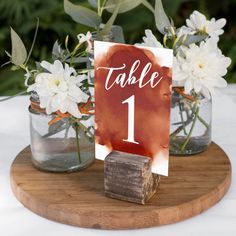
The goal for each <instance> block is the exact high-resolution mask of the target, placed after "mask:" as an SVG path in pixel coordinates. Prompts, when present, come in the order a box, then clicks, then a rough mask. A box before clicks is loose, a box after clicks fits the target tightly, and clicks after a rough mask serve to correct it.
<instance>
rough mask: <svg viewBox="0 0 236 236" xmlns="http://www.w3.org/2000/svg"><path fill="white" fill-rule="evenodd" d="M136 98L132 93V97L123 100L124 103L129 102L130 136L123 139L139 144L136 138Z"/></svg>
mask: <svg viewBox="0 0 236 236" xmlns="http://www.w3.org/2000/svg"><path fill="white" fill-rule="evenodd" d="M134 98H135V96H134V95H132V96H131V97H129V98H128V99H126V100H125V101H123V102H122V104H124V103H128V138H127V139H123V141H124V142H129V143H135V144H139V143H138V142H136V141H135V140H134V111H135V107H134V100H135V99H134Z"/></svg>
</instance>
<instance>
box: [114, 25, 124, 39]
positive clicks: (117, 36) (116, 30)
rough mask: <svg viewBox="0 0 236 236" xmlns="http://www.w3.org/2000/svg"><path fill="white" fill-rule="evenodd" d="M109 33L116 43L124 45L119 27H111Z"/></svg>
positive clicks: (122, 33)
mask: <svg viewBox="0 0 236 236" xmlns="http://www.w3.org/2000/svg"><path fill="white" fill-rule="evenodd" d="M111 32H112V36H113V37H114V41H115V42H116V43H125V37H124V32H123V29H122V27H121V26H119V25H113V26H112V27H111Z"/></svg>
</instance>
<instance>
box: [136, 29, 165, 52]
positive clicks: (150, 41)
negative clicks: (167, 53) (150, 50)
mask: <svg viewBox="0 0 236 236" xmlns="http://www.w3.org/2000/svg"><path fill="white" fill-rule="evenodd" d="M145 35H146V36H144V37H143V43H141V44H135V45H136V46H147V47H157V48H163V45H162V44H161V43H160V42H159V41H158V40H157V38H156V37H155V35H154V34H153V33H152V31H151V30H149V29H146V30H145Z"/></svg>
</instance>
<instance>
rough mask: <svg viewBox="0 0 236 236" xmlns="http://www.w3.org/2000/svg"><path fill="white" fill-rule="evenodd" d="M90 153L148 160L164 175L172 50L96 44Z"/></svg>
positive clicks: (101, 157) (166, 166) (98, 156)
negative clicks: (93, 141)
mask: <svg viewBox="0 0 236 236" xmlns="http://www.w3.org/2000/svg"><path fill="white" fill-rule="evenodd" d="M94 48H95V52H94V53H95V62H94V63H95V64H94V66H95V136H96V144H95V155H96V158H97V159H100V160H104V159H105V157H106V156H107V155H108V154H109V153H110V152H112V150H117V151H122V152H127V153H132V154H139V155H143V156H146V157H147V158H152V172H153V173H157V174H161V175H168V162H169V128H170V102H171V85H172V61H173V52H172V50H169V49H162V48H151V47H144V46H131V45H125V44H115V43H108V42H100V41H96V42H95V44H94Z"/></svg>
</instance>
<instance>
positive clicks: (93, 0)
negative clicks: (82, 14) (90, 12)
mask: <svg viewBox="0 0 236 236" xmlns="http://www.w3.org/2000/svg"><path fill="white" fill-rule="evenodd" d="M88 2H89V4H90V5H91V6H92V7H94V8H97V7H98V0H88Z"/></svg>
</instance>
